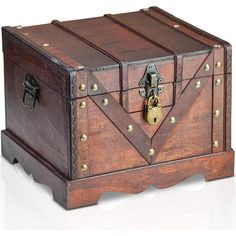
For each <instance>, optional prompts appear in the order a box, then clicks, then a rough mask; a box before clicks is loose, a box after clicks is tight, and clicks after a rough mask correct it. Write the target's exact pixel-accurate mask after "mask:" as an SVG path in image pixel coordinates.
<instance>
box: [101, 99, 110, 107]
mask: <svg viewBox="0 0 236 236" xmlns="http://www.w3.org/2000/svg"><path fill="white" fill-rule="evenodd" d="M108 103H109V102H108V99H107V98H104V99H103V100H102V105H103V106H107V105H108Z"/></svg>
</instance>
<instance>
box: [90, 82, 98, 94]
mask: <svg viewBox="0 0 236 236" xmlns="http://www.w3.org/2000/svg"><path fill="white" fill-rule="evenodd" d="M91 90H92V91H93V92H95V91H97V90H98V85H97V84H92V86H91Z"/></svg>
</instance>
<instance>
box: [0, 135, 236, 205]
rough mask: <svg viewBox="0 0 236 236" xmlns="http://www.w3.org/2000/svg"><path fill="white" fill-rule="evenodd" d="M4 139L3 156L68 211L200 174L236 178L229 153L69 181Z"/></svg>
mask: <svg viewBox="0 0 236 236" xmlns="http://www.w3.org/2000/svg"><path fill="white" fill-rule="evenodd" d="M1 137H2V139H1V140H2V154H3V156H4V157H5V158H6V159H7V160H8V161H9V162H10V163H12V164H14V163H17V162H19V163H20V164H21V165H22V167H23V168H24V170H25V171H26V173H27V174H30V173H31V174H32V176H33V178H34V180H35V181H36V182H38V183H42V184H46V185H48V186H49V187H50V188H51V189H52V192H53V198H54V200H55V201H56V202H58V203H59V204H60V205H62V206H63V207H64V208H65V209H73V208H77V207H83V206H88V205H94V204H97V202H98V200H99V198H100V196H101V195H102V194H103V193H104V192H127V193H139V192H142V191H144V190H145V189H146V188H147V187H149V186H150V185H154V186H156V187H157V188H167V187H170V186H172V185H175V184H177V183H179V182H180V181H182V180H184V179H186V178H188V177H190V176H192V175H195V174H198V173H202V174H203V175H204V176H205V179H206V180H215V179H220V178H224V177H230V176H233V175H234V151H233V150H230V151H226V152H221V153H215V154H210V155H204V156H196V157H191V158H186V159H182V160H178V161H171V162H167V163H162V164H155V165H149V166H145V167H139V168H134V169H129V170H124V171H119V172H114V173H109V174H104V175H99V176H94V177H89V178H83V179H78V180H74V181H70V180H67V179H65V178H64V177H63V176H62V175H61V174H60V173H58V171H56V170H55V169H54V167H53V166H51V165H50V164H48V163H47V162H45V161H44V160H43V159H42V158H40V157H39V156H37V154H35V153H34V152H33V151H32V150H31V149H29V148H28V147H27V146H26V145H25V144H24V143H22V142H21V141H20V140H19V139H18V138H16V137H15V136H14V135H12V134H11V133H10V132H9V131H7V130H5V131H2V133H1Z"/></svg>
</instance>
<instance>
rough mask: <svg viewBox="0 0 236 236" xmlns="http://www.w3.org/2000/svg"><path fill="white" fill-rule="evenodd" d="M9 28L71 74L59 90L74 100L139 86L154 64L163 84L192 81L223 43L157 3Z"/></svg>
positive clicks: (7, 30) (16, 35) (8, 28)
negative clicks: (114, 11)
mask: <svg viewBox="0 0 236 236" xmlns="http://www.w3.org/2000/svg"><path fill="white" fill-rule="evenodd" d="M5 31H6V32H8V33H10V34H12V35H14V37H17V38H20V40H23V41H24V42H25V43H26V44H27V45H29V46H31V47H33V48H34V49H36V50H37V51H38V52H39V53H40V54H42V55H43V56H45V57H47V58H48V59H49V60H50V61H51V63H53V64H56V65H57V66H61V67H63V68H64V69H65V70H66V71H67V72H69V76H68V77H67V78H65V80H66V82H65V84H66V86H64V87H63V89H62V91H60V92H61V93H62V95H63V96H65V97H67V98H70V99H73V98H79V97H83V96H87V95H91V94H100V93H104V89H105V90H106V92H111V93H112V92H116V91H121V90H122V91H128V90H133V89H137V88H139V87H140V80H141V79H142V78H143V76H144V75H145V73H146V70H147V68H148V66H149V65H150V64H152V65H154V67H155V68H156V70H157V72H158V74H159V75H160V76H161V77H162V78H163V80H162V81H161V83H173V82H177V81H181V80H184V79H190V78H192V77H193V76H194V73H195V72H196V70H197V69H198V68H199V67H200V66H201V64H202V63H203V62H204V60H205V59H206V58H207V56H208V55H209V53H210V51H211V50H212V48H214V45H219V48H220V47H221V46H220V45H221V44H222V43H224V41H222V40H220V39H217V38H215V37H211V36H210V37H204V36H203V33H202V31H199V32H201V33H200V34H199V32H197V30H196V29H195V28H193V27H192V26H190V25H188V24H187V23H185V22H183V21H181V20H179V19H177V18H175V17H173V16H170V15H169V14H168V13H166V12H164V11H162V10H161V9H159V8H156V7H151V8H149V9H147V10H140V11H137V12H131V13H125V14H117V15H104V16H103V17H97V18H91V19H84V20H74V21H66V22H59V21H52V23H51V24H45V25H38V26H30V27H23V28H22V27H13V28H10V27H7V28H5ZM5 51H7V50H6V49H5ZM219 52H221V54H223V50H220V49H219ZM189 68H191V69H189ZM211 73H212V70H210V71H209V73H208V74H211ZM221 73H222V71H221ZM204 76H207V74H204ZM93 78H94V79H95V80H96V82H97V81H98V82H99V83H101V84H102V86H101V87H103V88H104V89H100V88H99V86H98V87H96V85H97V83H96V85H95V86H94V80H93ZM39 79H42V80H43V78H39ZM59 82H60V81H59ZM57 83H58V81H57ZM46 84H47V81H46ZM48 85H49V86H51V85H50V83H49V84H48Z"/></svg>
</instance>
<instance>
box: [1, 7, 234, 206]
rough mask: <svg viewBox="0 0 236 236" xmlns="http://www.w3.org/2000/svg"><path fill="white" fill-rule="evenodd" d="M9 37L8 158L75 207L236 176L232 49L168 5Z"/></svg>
mask: <svg viewBox="0 0 236 236" xmlns="http://www.w3.org/2000/svg"><path fill="white" fill-rule="evenodd" d="M2 37H3V52H4V69H5V98H6V99H5V101H6V129H5V130H4V131H2V133H1V141H2V154H3V156H4V157H5V158H6V159H7V160H9V161H10V163H17V162H19V163H20V164H21V165H22V166H23V168H24V169H25V171H26V173H28V174H32V176H33V178H34V180H35V181H36V182H39V183H43V184H46V185H48V186H50V188H51V189H52V193H53V197H54V199H55V201H57V202H58V203H59V204H60V205H62V206H63V207H64V208H66V209H72V208H77V207H81V206H86V205H92V204H96V203H97V202H98V199H99V197H100V196H101V195H102V194H103V193H104V192H111V191H113V192H127V193H138V192H141V191H143V190H145V189H146V188H147V187H148V186H150V185H154V186H156V187H157V188H166V187H170V186H172V185H175V184H177V183H179V182H180V181H182V180H184V179H186V178H188V177H190V176H192V175H195V174H199V173H200V174H203V175H204V177H205V179H206V180H214V179H219V178H223V177H229V176H233V175H234V152H233V150H232V149H231V45H230V44H229V43H227V42H225V41H224V40H222V39H219V38H217V37H215V36H213V35H210V34H209V33H206V32H204V31H202V30H200V29H198V28H196V27H194V26H192V25H190V24H188V23H186V22H184V21H182V20H180V19H178V18H176V17H174V16H173V15H170V14H169V13H167V12H165V11H163V10H161V9H159V8H157V7H150V8H149V9H143V10H140V11H137V12H131V13H125V14H117V15H111V14H108V15H104V16H103V17H97V18H91V19H83V20H73V21H66V22H60V21H57V20H54V21H52V23H50V24H45V25H38V26H30V27H22V26H17V27H3V29H2ZM16 182H17V180H16ZM16 184H17V183H16ZM29 194H30V193H29Z"/></svg>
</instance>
